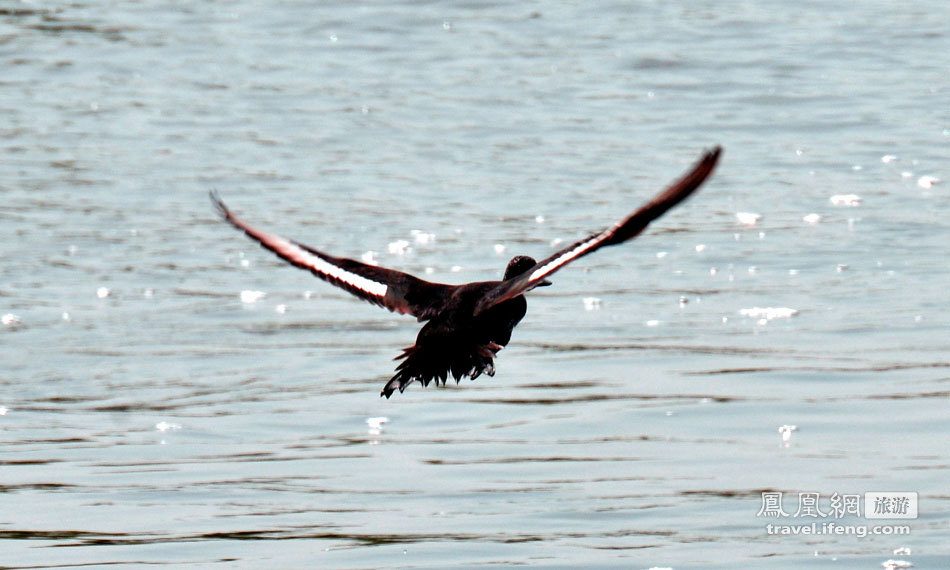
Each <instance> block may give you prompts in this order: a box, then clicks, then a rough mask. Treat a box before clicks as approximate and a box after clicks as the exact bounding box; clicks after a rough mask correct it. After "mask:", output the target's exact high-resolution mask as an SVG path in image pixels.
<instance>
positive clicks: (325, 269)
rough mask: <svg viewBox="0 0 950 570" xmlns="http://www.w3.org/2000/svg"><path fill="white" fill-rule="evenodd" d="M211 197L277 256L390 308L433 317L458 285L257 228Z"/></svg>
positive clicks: (226, 216)
mask: <svg viewBox="0 0 950 570" xmlns="http://www.w3.org/2000/svg"><path fill="white" fill-rule="evenodd" d="M211 201H212V202H214V205H215V207H217V209H218V211H219V212H220V213H221V216H222V217H223V218H224V219H225V220H226V221H227V222H228V223H230V224H231V225H232V226H234V227H236V228H237V229H239V230H242V231H243V232H244V233H245V234H247V235H248V237H250V238H251V239H253V240H254V241H256V242H257V243H259V244H261V247H263V248H265V249H269V250H271V251H272V252H274V253H275V254H277V257H280V258H281V259H283V260H284V261H286V262H287V263H290V264H291V265H294V266H296V267H299V268H301V269H306V270H308V271H310V272H311V273H313V274H314V275H316V276H317V277H319V278H320V279H323V280H324V281H326V282H327V283H331V284H333V285H336V286H337V287H340V288H341V289H344V290H346V291H348V292H350V293H352V294H353V295H356V296H357V297H359V298H360V299H363V300H365V301H369V302H370V303H373V304H375V305H379V306H381V307H385V308H387V309H389V310H390V311H395V312H397V313H403V314H410V315H413V316H414V317H417V318H418V319H419V320H420V321H423V320H426V319H429V318H432V317H433V316H435V315H436V314H438V313H439V311H440V310H441V309H442V306H443V304H444V303H445V302H446V301H447V300H448V299H449V297H450V296H451V293H452V291H453V290H454V289H455V286H453V285H444V284H442V283H432V282H429V281H425V280H423V279H419V278H417V277H413V276H412V275H409V274H408V273H402V272H401V271H396V270H394V269H387V268H385V267H379V266H376V265H369V264H367V263H362V262H360V261H356V260H354V259H346V258H341V257H333V256H331V255H327V254H326V253H323V252H322V251H317V250H316V249H313V248H311V247H308V246H306V245H303V244H301V243H297V242H295V241H291V240H289V239H286V238H282V237H280V236H279V235H276V234H272V233H270V232H267V231H264V230H261V229H258V228H255V227H254V226H252V225H251V224H249V223H247V222H245V221H244V220H242V219H240V218H238V217H237V216H235V215H234V214H233V213H231V210H229V209H228V207H227V206H226V205H225V204H224V202H223V201H222V200H221V197H220V196H218V194H217V193H216V192H211Z"/></svg>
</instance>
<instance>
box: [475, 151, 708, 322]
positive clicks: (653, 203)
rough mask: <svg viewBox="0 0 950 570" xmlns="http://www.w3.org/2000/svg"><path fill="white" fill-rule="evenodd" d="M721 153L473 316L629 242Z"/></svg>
mask: <svg viewBox="0 0 950 570" xmlns="http://www.w3.org/2000/svg"><path fill="white" fill-rule="evenodd" d="M721 153H722V148H721V147H718V146H717V147H716V148H714V149H713V150H711V151H708V152H706V153H705V154H704V155H703V156H702V158H700V159H699V161H698V162H697V163H696V165H695V166H693V169H692V170H690V171H689V172H688V173H686V174H685V175H684V176H683V177H682V178H680V179H679V180H678V181H676V182H674V183H673V184H671V185H670V186H669V187H668V188H666V190H664V191H663V192H661V193H660V194H658V195H657V196H656V197H655V198H653V200H650V201H649V202H647V203H646V204H644V205H643V206H642V207H641V208H640V209H639V210H637V211H636V212H634V213H632V214H630V215H629V216H627V217H626V218H624V219H623V220H621V221H619V222H617V223H616V224H614V225H612V226H610V227H609V228H607V229H606V230H604V231H602V232H598V233H595V234H593V235H591V236H588V237H586V238H584V239H582V240H580V241H577V242H575V243H573V244H571V245H569V246H567V247H566V248H564V249H562V250H561V251H559V252H557V253H555V254H554V255H552V256H551V257H549V258H547V259H545V260H543V261H540V262H538V263H537V264H536V265H535V266H534V267H532V268H530V269H528V270H526V271H525V272H524V273H522V274H521V275H519V276H517V277H512V278H511V279H508V280H506V281H502V282H501V283H500V284H499V285H497V286H496V287H495V288H494V289H493V290H492V291H490V292H489V293H488V294H487V295H486V296H485V297H483V298H482V300H481V301H480V302H479V303H478V305H477V306H476V307H475V314H476V315H477V314H479V313H481V312H482V311H484V310H486V309H488V308H490V307H493V306H495V305H497V304H498V303H501V302H504V301H507V300H509V299H513V298H515V297H517V296H518V295H521V294H523V293H525V292H526V291H529V290H530V289H532V288H534V287H537V286H538V285H540V284H542V283H543V282H544V278H545V277H547V276H549V275H551V274H552V273H554V272H555V271H557V270H558V269H560V268H562V267H564V266H565V265H567V264H568V263H570V262H572V261H574V260H575V259H578V258H580V257H582V256H584V255H587V254H589V253H593V252H595V251H597V250H598V249H600V248H602V247H604V246H608V245H616V244H618V243H623V242H625V241H627V240H628V239H630V238H633V237H634V236H636V235H637V234H639V233H640V232H642V231H643V230H644V229H645V228H646V227H647V225H648V224H649V223H650V222H652V221H653V220H655V219H657V218H659V217H660V216H662V215H663V214H664V213H666V211H667V210H669V209H670V208H672V207H673V206H675V205H676V204H679V203H680V202H682V201H683V200H685V199H686V198H687V197H688V196H689V195H690V194H692V193H693V192H694V191H695V190H696V189H697V188H699V186H700V185H701V184H702V183H703V182H704V181H705V180H706V179H707V178H708V177H709V175H710V174H712V171H713V169H714V168H715V167H716V163H717V162H718V161H719V155H720V154H721Z"/></svg>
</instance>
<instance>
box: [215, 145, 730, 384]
mask: <svg viewBox="0 0 950 570" xmlns="http://www.w3.org/2000/svg"><path fill="white" fill-rule="evenodd" d="M721 152H722V149H721V147H718V146H717V147H715V148H714V149H713V150H711V151H708V152H706V153H704V154H703V156H702V157H701V158H700V159H699V161H697V163H696V164H695V165H694V166H693V168H692V169H691V170H690V171H689V172H688V173H686V174H685V175H684V176H683V177H682V178H680V179H679V180H678V181H676V182H674V183H673V184H672V185H670V186H669V187H668V188H666V189H665V190H664V191H663V192H661V193H660V194H658V195H657V196H656V197H654V198H653V200H651V201H649V202H647V203H646V204H644V205H643V206H642V207H641V208H640V209H639V210H637V211H636V212H634V213H632V214H630V215H629V216H627V217H626V218H624V219H623V220H621V221H619V222H617V223H616V224H614V225H612V226H610V227H609V228H607V229H605V230H603V231H600V232H597V233H595V234H593V235H590V236H588V237H585V238H584V239H582V240H579V241H577V242H575V243H573V244H571V245H569V246H567V247H565V248H564V249H562V250H560V251H558V252H557V253H555V254H554V255H552V256H550V257H548V258H547V259H544V260H542V261H535V260H534V259H533V258H531V257H528V256H526V255H518V256H515V257H514V258H512V259H511V261H509V262H508V267H507V268H506V269H505V275H504V277H503V278H502V280H501V281H480V282H476V283H466V284H464V285H447V284H443V283H433V282H430V281H425V280H423V279H419V278H418V277H413V276H412V275H409V274H407V273H403V272H401V271H396V270H393V269H387V268H385V267H379V266H377V265H370V264H367V263H362V262H360V261H356V260H353V259H347V258H343V257H334V256H332V255H329V254H327V253H324V252H322V251H319V250H316V249H313V248H312V247H309V246H306V245H304V244H302V243H298V242H295V241H292V240H289V239H286V238H283V237H280V236H278V235H276V234H272V233H270V232H267V231H264V230H261V229H258V228H256V227H254V226H252V225H251V224H249V223H247V222H245V221H244V220H242V219H240V218H238V217H237V216H235V215H234V214H233V213H232V212H231V210H229V209H228V207H227V206H226V205H225V204H224V202H223V201H222V200H221V198H220V197H219V196H218V194H217V193H215V192H213V191H212V192H211V200H212V202H214V205H215V206H216V207H217V209H218V211H219V212H220V213H221V216H222V217H223V218H224V219H225V220H226V221H227V222H229V223H230V224H231V225H232V226H234V227H235V228H237V229H239V230H242V231H243V232H244V233H245V234H247V236H248V237H250V238H251V239H253V240H254V241H256V242H258V243H259V244H260V245H261V246H262V247H264V248H265V249H269V250H270V251H272V252H274V253H275V254H276V255H277V256H278V257H280V258H281V259H283V260H284V261H286V262H288V263H290V264H291V265H294V266H296V267H299V268H301V269H306V270H308V271H310V272H311V273H313V274H314V275H315V276H317V277H319V278H320V279H322V280H324V281H326V282H328V283H330V284H332V285H336V286H337V287H340V288H341V289H344V290H346V291H348V292H349V293H352V294H353V295H355V296H357V297H359V298H360V299H363V300H365V301H369V302H370V303H373V304H375V305H379V306H381V307H385V308H386V309H389V310H390V311H394V312H397V313H401V314H408V315H412V316H414V317H416V318H417V319H418V320H419V321H420V322H422V321H425V322H426V324H425V325H424V326H423V327H422V330H420V331H419V335H418V336H417V337H416V342H415V344H414V345H412V346H410V347H408V348H406V349H404V350H403V351H402V354H400V355H398V356H396V358H395V359H394V360H401V361H402V362H400V363H399V365H398V366H397V367H396V374H395V375H393V377H392V378H391V379H390V380H389V381H388V382H387V383H386V385H385V386H384V387H383V390H382V392H380V396H386V398H389V397H390V396H392V394H393V392H395V391H396V390H399V391H400V392H402V391H404V390H405V389H406V386H408V385H409V384H411V383H412V382H413V381H418V382H420V383H421V384H422V385H423V386H428V385H429V383H430V382H432V381H435V382H436V384H438V383H439V382H441V383H442V384H443V385H444V384H445V382H446V378H448V376H449V375H450V374H451V375H452V377H453V378H455V381H456V383H458V381H459V380H461V379H462V378H463V377H465V376H468V377H470V378H471V379H472V380H474V379H476V378H478V377H479V376H480V375H482V374H487V375H489V376H494V375H495V364H494V359H495V356H496V355H497V354H498V351H499V350H501V349H502V348H504V347H505V345H507V344H508V341H509V340H511V332H512V330H513V329H514V328H515V326H516V325H517V324H518V323H519V322H520V321H521V319H522V318H523V317H524V315H525V312H526V311H527V306H528V305H527V301H525V297H524V294H525V293H527V292H528V291H530V290H532V289H534V288H535V287H543V286H546V285H550V284H551V282H550V281H548V280H547V278H548V277H549V276H550V275H551V274H553V273H554V272H555V271H557V270H559V269H561V268H562V267H564V266H565V265H567V264H568V263H570V262H572V261H575V260H577V259H579V258H581V257H583V256H585V255H587V254H589V253H593V252H595V251H597V250H598V249H600V248H602V247H605V246H608V245H616V244H619V243H623V242H625V241H627V240H629V239H631V238H633V237H635V236H636V235H637V234H639V233H640V232H642V231H643V230H644V228H646V227H647V225H648V224H649V223H650V222H652V221H653V220H655V219H656V218H658V217H660V216H662V215H663V214H664V213H666V211H667V210H669V209H670V208H672V207H673V206H675V205H677V204H679V203H680V202H682V201H683V200H684V199H686V198H687V197H688V196H689V195H690V194H692V193H693V192H694V191H695V190H696V189H697V188H699V186H700V185H701V184H702V183H703V182H704V181H705V180H706V179H707V178H708V177H709V175H710V174H711V173H712V171H713V169H714V168H715V166H716V163H717V161H718V160H719V155H720V154H721Z"/></svg>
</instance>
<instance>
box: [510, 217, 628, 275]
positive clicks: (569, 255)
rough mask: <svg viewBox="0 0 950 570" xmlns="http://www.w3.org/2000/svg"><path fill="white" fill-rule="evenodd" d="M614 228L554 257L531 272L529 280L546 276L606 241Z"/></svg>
mask: <svg viewBox="0 0 950 570" xmlns="http://www.w3.org/2000/svg"><path fill="white" fill-rule="evenodd" d="M613 230H614V228H613V227H611V228H610V229H609V230H607V231H605V232H602V233H599V234H597V235H596V236H594V237H593V238H592V239H590V240H588V241H585V242H584V243H582V244H580V245H579V246H577V247H575V248H574V249H572V250H570V251H568V252H566V253H565V254H564V255H561V256H560V257H558V258H556V259H554V260H553V261H551V262H550V263H547V264H545V265H542V266H541V267H539V268H537V269H535V270H534V273H532V274H531V277H529V278H528V280H529V281H534V280H536V279H541V278H542V277H544V276H545V275H547V274H549V273H551V272H552V271H554V270H555V269H557V268H558V267H560V266H562V265H564V264H565V263H567V262H569V261H570V260H572V259H574V258H576V257H577V256H578V255H581V254H582V253H584V252H585V251H587V250H588V249H590V248H592V247H594V246H595V245H597V244H598V243H600V242H602V241H604V240H605V239H607V238H608V237H609V236H610V235H611V234H612V233H613Z"/></svg>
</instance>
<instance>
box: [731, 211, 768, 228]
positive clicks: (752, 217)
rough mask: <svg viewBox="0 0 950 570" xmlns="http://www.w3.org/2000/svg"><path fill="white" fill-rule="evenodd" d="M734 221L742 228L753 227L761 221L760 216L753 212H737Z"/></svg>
mask: <svg viewBox="0 0 950 570" xmlns="http://www.w3.org/2000/svg"><path fill="white" fill-rule="evenodd" d="M736 221H737V222H739V223H740V224H742V225H743V226H754V225H756V224H758V223H759V222H760V221H762V216H761V215H760V214H756V213H754V212H737V213H736Z"/></svg>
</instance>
